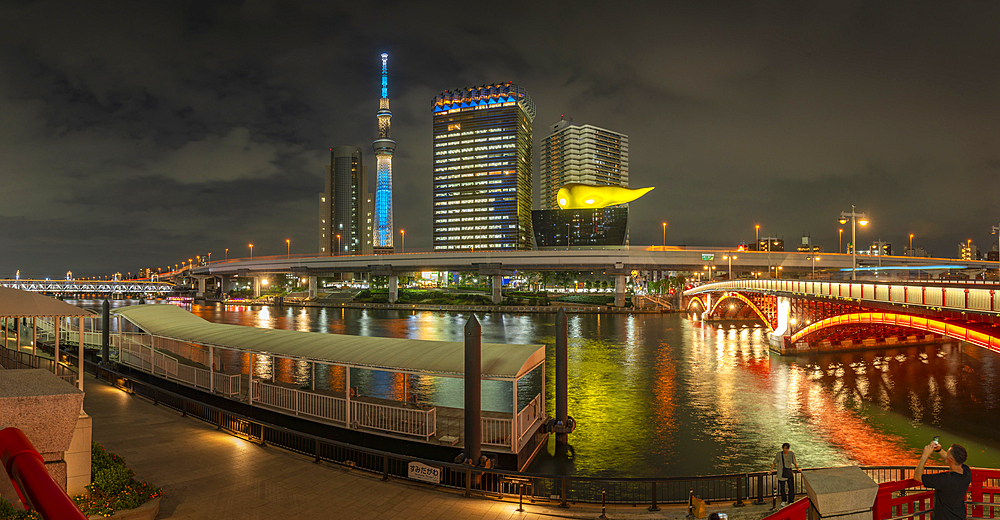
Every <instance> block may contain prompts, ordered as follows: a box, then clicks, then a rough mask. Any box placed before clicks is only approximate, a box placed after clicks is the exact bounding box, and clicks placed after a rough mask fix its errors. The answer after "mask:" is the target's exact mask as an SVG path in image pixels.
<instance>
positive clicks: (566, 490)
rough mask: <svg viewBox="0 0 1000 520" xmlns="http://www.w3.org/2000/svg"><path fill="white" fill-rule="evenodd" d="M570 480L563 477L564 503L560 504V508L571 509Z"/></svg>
mask: <svg viewBox="0 0 1000 520" xmlns="http://www.w3.org/2000/svg"><path fill="white" fill-rule="evenodd" d="M568 500H569V479H568V478H566V477H563V479H562V502H560V503H559V507H569V502H568Z"/></svg>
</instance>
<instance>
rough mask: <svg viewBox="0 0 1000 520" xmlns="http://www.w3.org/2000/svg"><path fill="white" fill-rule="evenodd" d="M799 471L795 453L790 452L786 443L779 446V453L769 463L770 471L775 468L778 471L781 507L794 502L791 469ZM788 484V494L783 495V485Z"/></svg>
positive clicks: (793, 476) (793, 480) (793, 475)
mask: <svg viewBox="0 0 1000 520" xmlns="http://www.w3.org/2000/svg"><path fill="white" fill-rule="evenodd" d="M793 466H794V467H795V469H799V462H798V461H797V460H795V452H794V451H792V450H791V445H790V444H788V443H787V442H786V443H784V444H782V445H781V451H779V452H778V453H776V454H775V455H774V462H772V463H771V471H774V468H775V467H778V468H781V469H779V470H778V489H779V490H781V507H785V506H786V505H788V504H790V503H792V502H795V474H794V473H792V467H793ZM786 483H787V484H788V494H787V495H786V494H785V484H786Z"/></svg>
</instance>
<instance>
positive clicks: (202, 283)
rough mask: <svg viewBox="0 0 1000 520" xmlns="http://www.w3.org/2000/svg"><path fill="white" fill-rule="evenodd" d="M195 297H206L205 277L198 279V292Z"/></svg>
mask: <svg viewBox="0 0 1000 520" xmlns="http://www.w3.org/2000/svg"><path fill="white" fill-rule="evenodd" d="M195 296H197V297H198V298H204V297H205V277H204V276H199V277H198V292H196V293H195Z"/></svg>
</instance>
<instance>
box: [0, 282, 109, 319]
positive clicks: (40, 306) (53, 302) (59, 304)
mask: <svg viewBox="0 0 1000 520" xmlns="http://www.w3.org/2000/svg"><path fill="white" fill-rule="evenodd" d="M0 316H3V317H17V318H41V317H46V318H51V317H55V318H65V317H83V318H95V317H96V315H95V314H94V313H92V312H90V311H87V310H84V309H81V308H79V307H77V306H75V305H70V304H68V303H66V302H64V301H60V300H57V299H55V298H51V297H48V296H44V295H41V294H38V293H33V292H28V291H22V290H19V289H10V288H7V287H0Z"/></svg>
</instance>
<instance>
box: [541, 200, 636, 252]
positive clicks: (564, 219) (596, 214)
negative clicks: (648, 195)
mask: <svg viewBox="0 0 1000 520" xmlns="http://www.w3.org/2000/svg"><path fill="white" fill-rule="evenodd" d="M531 220H532V226H533V229H534V233H535V245H536V246H538V248H539V249H567V248H569V249H610V248H621V247H622V246H624V245H625V244H626V243H627V240H628V204H618V205H615V206H607V207H604V208H596V209H593V208H585V209H540V210H539V209H536V210H534V211H532V212H531Z"/></svg>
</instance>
